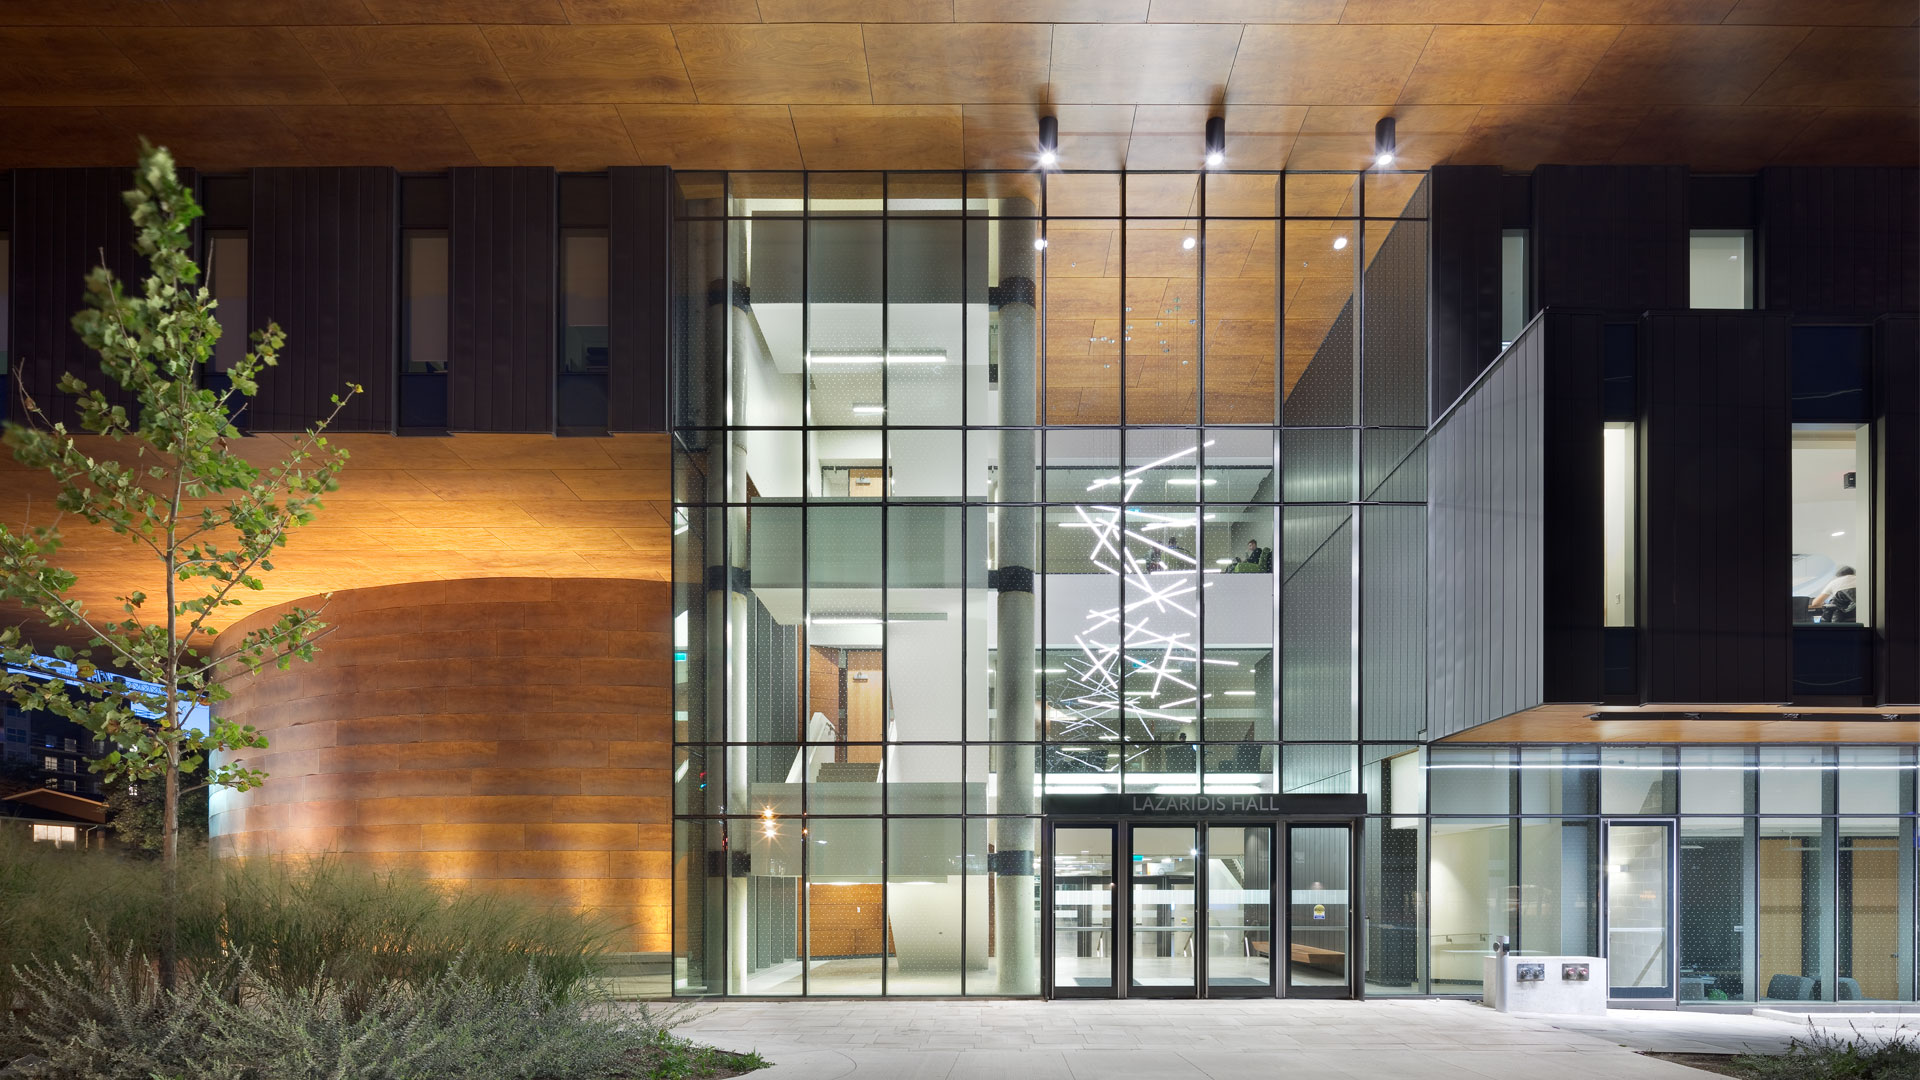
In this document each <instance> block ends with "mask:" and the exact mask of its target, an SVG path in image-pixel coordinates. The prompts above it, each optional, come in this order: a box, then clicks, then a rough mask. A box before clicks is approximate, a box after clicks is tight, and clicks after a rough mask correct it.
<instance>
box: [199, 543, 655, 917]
mask: <svg viewBox="0 0 1920 1080" xmlns="http://www.w3.org/2000/svg"><path fill="white" fill-rule="evenodd" d="M668 589H669V587H668V585H667V584H666V583H664V582H654V581H633V580H606V579H568V578H555V579H546V578H490V579H484V580H480V579H469V580H462V581H433V582H420V583H416V584H407V585H390V586H384V587H381V588H371V589H354V590H347V591H342V592H337V593H335V594H333V598H332V599H331V601H329V602H328V603H327V608H326V614H325V616H324V617H325V619H326V621H327V622H328V623H329V624H331V625H332V626H333V627H334V629H333V631H332V632H331V633H330V634H329V635H328V636H327V637H326V638H325V639H324V640H323V641H322V642H321V646H320V652H319V655H318V656H317V657H316V658H315V659H314V661H313V662H312V663H310V664H301V663H295V664H294V665H293V666H292V667H291V668H290V669H288V670H286V671H278V670H274V669H272V668H269V669H266V670H263V671H261V672H260V673H259V674H257V675H253V676H242V677H241V678H240V679H238V680H236V681H235V683H234V684H233V690H234V695H233V698H232V699H231V700H229V701H227V702H225V703H224V704H223V705H221V706H220V709H221V712H222V714H223V715H227V716H231V717H233V718H234V719H236V720H238V721H240V722H242V723H249V724H253V725H254V726H255V727H257V728H259V729H260V730H261V731H262V732H263V733H264V734H265V735H266V737H267V740H268V743H269V746H268V748H267V749H266V750H265V751H262V752H260V753H259V754H258V756H257V757H255V758H254V761H255V762H256V763H257V764H258V765H259V766H260V767H261V768H263V769H265V770H266V771H267V773H268V780H267V782H266V783H265V784H264V785H263V786H261V787H259V788H256V789H254V790H252V791H247V792H231V791H226V792H215V793H214V798H213V807H212V831H213V846H214V850H215V851H216V852H217V853H220V854H223V855H304V854H313V853H320V852H338V853H340V854H342V855H344V856H346V857H348V858H351V859H353V860H355V861H359V862H364V863H367V864H369V865H374V866H380V867H401V868H410V869H414V870H418V871H421V872H423V873H425V874H426V875H427V876H429V877H432V878H435V879H439V880H443V881H450V882H457V883H484V884H486V885H488V886H490V887H493V888H496V889H498V890H500V891H503V892H508V893H512V894H517V895H521V896H526V897H532V898H538V899H543V900H559V901H565V902H568V903H571V904H575V905H578V906H580V907H583V908H590V909H594V910H597V911H600V912H603V913H605V914H606V915H608V916H610V917H612V918H614V919H615V920H617V921H618V922H619V923H620V924H621V925H623V926H630V930H629V932H628V940H627V942H626V944H625V947H627V948H630V949H632V950H634V951H636V952H665V951H667V949H668V948H669V934H670V926H671V912H670V905H671V902H672V898H671V885H670V877H669V874H670V870H669V865H670V861H671V858H672V847H673V829H672V804H671V798H672V792H671V790H670V784H671V778H670V775H669V772H670V770H671V767H672V765H671V762H672V733H671V723H672V687H671V680H672V669H671V663H672V661H671V659H670V656H669V650H670V647H671V641H670V632H671V626H670V616H669V601H668V595H669V593H668ZM318 603H319V598H317V597H316V598H312V599H310V600H308V601H306V602H305V606H308V607H313V606H316V605H317V604H318ZM282 610H284V609H279V608H275V609H269V610H267V611H263V612H259V613H257V614H255V615H253V616H251V617H249V618H247V619H245V620H243V621H241V622H240V623H237V624H236V625H234V626H233V627H232V628H230V629H229V630H227V631H226V632H225V633H224V634H223V635H222V637H221V645H222V648H223V649H224V648H226V647H228V646H230V645H231V644H232V643H233V642H235V641H237V639H238V637H239V635H241V634H244V633H245V632H247V631H248V630H249V629H252V628H254V627H257V626H260V625H262V624H264V623H265V622H267V621H270V620H271V619H273V618H274V617H276V616H277V615H278V614H279V613H280V612H281V611H282Z"/></svg>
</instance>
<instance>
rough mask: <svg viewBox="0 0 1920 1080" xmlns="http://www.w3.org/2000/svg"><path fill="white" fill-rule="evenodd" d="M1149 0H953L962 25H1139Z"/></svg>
mask: <svg viewBox="0 0 1920 1080" xmlns="http://www.w3.org/2000/svg"><path fill="white" fill-rule="evenodd" d="M1147 7H1148V0H953V17H954V19H955V20H956V21H959V22H1043V23H1044V22H1052V23H1137V22H1146V21H1147Z"/></svg>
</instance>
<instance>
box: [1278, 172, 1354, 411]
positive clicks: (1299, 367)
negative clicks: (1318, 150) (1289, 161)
mask: <svg viewBox="0 0 1920 1080" xmlns="http://www.w3.org/2000/svg"><path fill="white" fill-rule="evenodd" d="M1288 179H1289V180H1290V181H1291V179H1292V178H1291V177H1289V178H1288ZM1289 213H1292V209H1291V208H1289ZM1358 233H1359V230H1358V227H1357V223H1355V222H1351V221H1294V220H1289V221H1288V222H1287V223H1286V262H1285V269H1286V277H1285V291H1286V298H1287V299H1286V309H1285V315H1286V325H1285V328H1284V329H1285V335H1284V345H1285V353H1284V357H1285V364H1284V366H1283V369H1282V374H1281V377H1280V382H1281V390H1282V393H1283V395H1284V396H1285V399H1286V402H1285V411H1284V412H1283V413H1282V414H1281V415H1282V422H1283V423H1285V424H1286V425H1287V426H1289V427H1326V426H1341V425H1346V424H1352V423H1353V422H1354V420H1355V410H1354V404H1355V402H1354V397H1355V394H1354V385H1353V383H1354V378H1353V374H1354V363H1355V360H1356V357H1355V356H1354V352H1355V345H1356V340H1355V339H1356V333H1355V328H1354V310H1353V299H1354V286H1355V278H1356V277H1357V275H1358V270H1359V266H1360V262H1359V257H1360V245H1359V243H1358V242H1357V241H1358Z"/></svg>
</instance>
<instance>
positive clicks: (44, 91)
mask: <svg viewBox="0 0 1920 1080" xmlns="http://www.w3.org/2000/svg"><path fill="white" fill-rule="evenodd" d="M0 57H5V58H6V59H5V62H4V63H0V105H140V104H150V103H151V102H152V98H153V94H154V91H153V90H152V89H150V88H148V86H147V84H146V78H145V77H144V76H143V75H141V73H140V71H139V69H138V68H136V67H134V66H133V64H132V62H131V61H129V60H128V59H127V58H126V57H125V56H124V55H122V54H121V52H120V50H119V49H116V48H114V46H113V43H112V42H111V41H108V40H107V35H106V34H104V33H102V32H101V31H99V30H96V29H93V28H92V27H74V28H70V29H69V28H62V27H50V26H23V27H8V28H0Z"/></svg>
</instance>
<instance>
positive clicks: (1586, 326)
mask: <svg viewBox="0 0 1920 1080" xmlns="http://www.w3.org/2000/svg"><path fill="white" fill-rule="evenodd" d="M1545 332H1546V362H1545V364H1544V365H1543V369H1542V377H1543V379H1544V380H1545V388H1544V391H1543V394H1542V413H1541V424H1542V432H1541V440H1542V450H1543V453H1544V460H1543V461H1542V463H1541V467H1542V469H1543V471H1544V472H1545V474H1546V482H1545V484H1544V485H1543V486H1542V491H1541V508H1542V514H1543V516H1544V520H1545V531H1546V535H1547V536H1549V537H1551V538H1552V541H1551V542H1550V543H1548V544H1546V545H1544V547H1543V549H1542V551H1541V565H1540V606H1541V612H1542V615H1541V623H1542V631H1543V637H1542V639H1541V642H1540V650H1541V666H1542V674H1541V694H1542V698H1543V700H1546V701H1591V702H1597V701H1599V700H1601V698H1602V697H1603V696H1604V693H1605V690H1604V677H1605V668H1604V658H1605V644H1604V641H1603V640H1602V632H1601V624H1602V622H1603V621H1604V619H1605V613H1604V606H1603V599H1604V596H1605V583H1604V581H1603V574H1602V568H1603V556H1602V541H1603V537H1604V535H1605V529H1604V526H1603V523H1602V520H1601V511H1602V507H1603V501H1602V490H1601V485H1602V478H1603V476H1604V469H1603V463H1602V454H1601V436H1600V432H1601V429H1602V425H1603V411H1602V408H1601V405H1602V402H1603V401H1604V393H1603V390H1602V373H1603V361H1602V341H1603V335H1604V333H1605V319H1604V318H1602V317H1601V316H1599V315H1588V314H1576V313H1571V312H1566V313H1562V312H1552V311H1550V312H1547V314H1546V317H1545Z"/></svg>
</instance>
